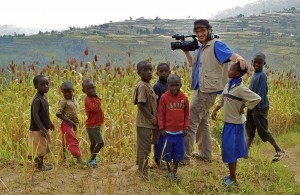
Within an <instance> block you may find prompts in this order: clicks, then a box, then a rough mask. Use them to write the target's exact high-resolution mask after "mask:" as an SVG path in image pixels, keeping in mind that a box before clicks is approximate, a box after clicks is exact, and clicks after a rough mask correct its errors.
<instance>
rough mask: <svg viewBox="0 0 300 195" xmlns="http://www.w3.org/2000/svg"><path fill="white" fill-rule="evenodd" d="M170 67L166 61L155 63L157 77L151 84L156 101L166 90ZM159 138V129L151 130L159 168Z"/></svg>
mask: <svg viewBox="0 0 300 195" xmlns="http://www.w3.org/2000/svg"><path fill="white" fill-rule="evenodd" d="M170 73H171V71H170V67H169V65H168V64H166V63H160V64H158V65H157V68H156V74H157V75H158V77H159V79H158V80H157V81H156V83H155V84H154V86H153V89H154V92H155V94H156V95H157V103H158V102H159V100H160V97H161V95H162V94H163V93H165V92H166V91H167V90H168V84H167V79H168V76H169V75H170ZM158 138H159V131H158V130H153V131H152V144H153V145H154V161H155V163H156V166H157V167H158V168H159V169H164V167H163V165H162V164H161V163H160V161H159V159H158V158H157V157H158V155H157V143H158Z"/></svg>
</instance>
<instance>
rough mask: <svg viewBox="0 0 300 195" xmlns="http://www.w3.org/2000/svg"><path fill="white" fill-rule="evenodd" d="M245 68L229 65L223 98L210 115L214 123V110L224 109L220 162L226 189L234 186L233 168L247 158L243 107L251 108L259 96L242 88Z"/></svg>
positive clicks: (256, 102) (215, 113) (258, 99)
mask: <svg viewBox="0 0 300 195" xmlns="http://www.w3.org/2000/svg"><path fill="white" fill-rule="evenodd" d="M246 73H247V68H246V69H244V70H242V69H241V67H240V64H239V63H234V64H232V65H231V66H230V69H229V71H228V77H229V78H231V79H230V80H229V82H228V83H227V84H226V85H225V87H224V90H223V93H222V98H221V100H220V102H219V103H218V105H217V107H216V108H215V109H214V111H213V113H212V119H213V120H216V116H217V111H218V110H219V109H220V108H221V107H223V106H224V114H223V121H224V127H223V132H222V159H223V162H226V163H228V168H229V172H230V175H229V176H225V177H223V180H224V184H225V186H233V185H235V183H236V182H237V179H236V166H237V159H238V158H245V157H247V156H248V148H247V144H246V137H245V133H244V123H245V121H246V118H245V116H244V108H245V107H248V108H250V109H252V108H254V107H255V106H256V105H257V104H258V103H259V101H260V100H261V98H260V97H259V95H257V94H256V93H254V92H253V91H251V90H250V89H248V88H247V87H246V86H244V84H243V81H242V78H241V77H242V76H243V75H244V74H246Z"/></svg>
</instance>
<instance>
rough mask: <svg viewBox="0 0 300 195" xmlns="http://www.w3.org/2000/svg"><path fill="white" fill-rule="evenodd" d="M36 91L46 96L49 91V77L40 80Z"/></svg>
mask: <svg viewBox="0 0 300 195" xmlns="http://www.w3.org/2000/svg"><path fill="white" fill-rule="evenodd" d="M36 89H37V91H38V92H39V93H41V94H45V93H47V92H48V91H49V81H48V78H47V77H42V78H40V79H39V80H38V84H37V86H36Z"/></svg>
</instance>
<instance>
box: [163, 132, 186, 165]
mask: <svg viewBox="0 0 300 195" xmlns="http://www.w3.org/2000/svg"><path fill="white" fill-rule="evenodd" d="M157 158H158V159H160V160H164V161H167V162H170V161H171V160H172V159H173V160H174V161H182V160H183V159H184V136H183V133H181V134H176V135H173V134H169V133H167V134H166V135H165V136H162V135H160V137H159V140H158V146H157Z"/></svg>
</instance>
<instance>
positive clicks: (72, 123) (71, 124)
mask: <svg viewBox="0 0 300 195" xmlns="http://www.w3.org/2000/svg"><path fill="white" fill-rule="evenodd" d="M68 124H69V125H70V127H72V128H74V127H76V125H75V123H74V122H73V121H71V120H69V121H68Z"/></svg>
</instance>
